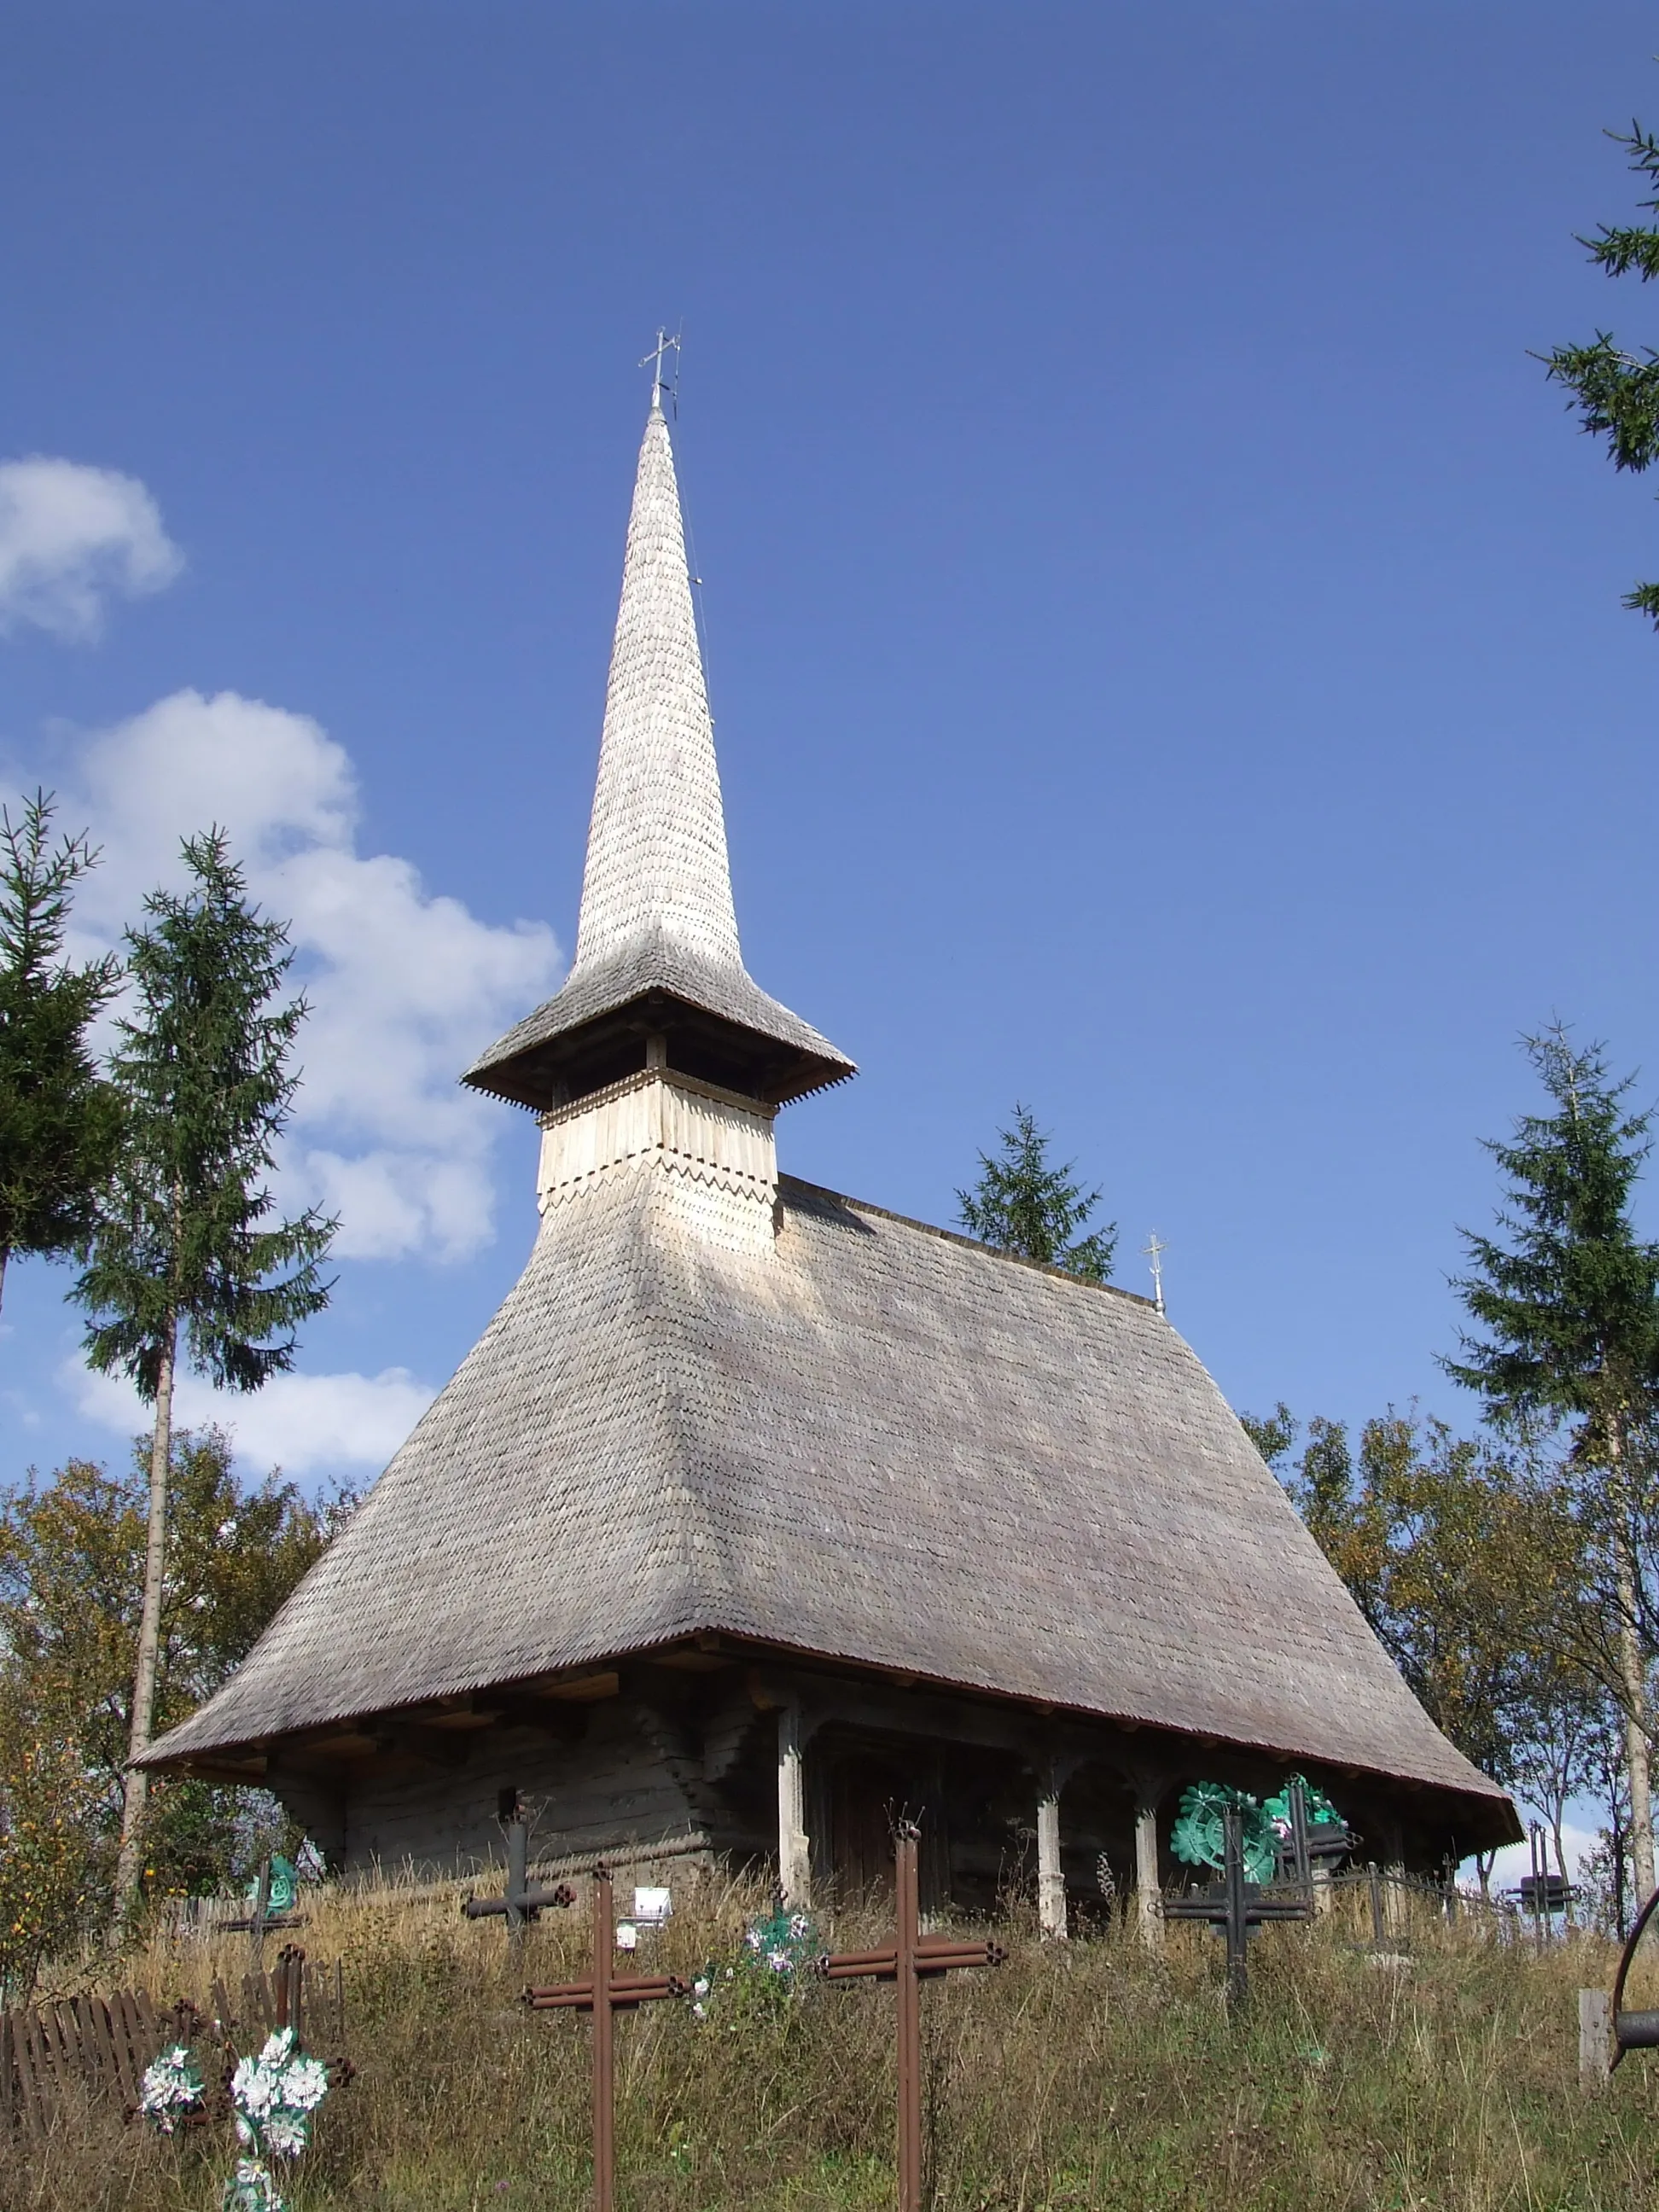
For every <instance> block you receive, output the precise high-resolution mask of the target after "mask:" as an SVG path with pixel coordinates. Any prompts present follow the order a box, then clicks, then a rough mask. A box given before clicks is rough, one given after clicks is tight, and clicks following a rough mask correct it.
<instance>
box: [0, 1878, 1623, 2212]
mask: <svg viewBox="0 0 1659 2212" xmlns="http://www.w3.org/2000/svg"><path fill="white" fill-rule="evenodd" d="M757 1901H758V1900H757V1897H756V1895H755V1893H752V1892H745V1891H744V1890H743V1889H741V1888H719V1887H714V1885H712V1884H711V1885H709V1886H708V1887H705V1888H704V1889H703V1890H702V1891H701V1892H700V1893H696V1894H690V1893H687V1890H686V1887H685V1885H684V1883H683V1882H682V1883H681V1884H680V1886H679V1887H678V1889H677V1912H676V1917H675V1919H674V1921H673V1922H672V1923H671V1925H670V1927H669V1928H668V1929H665V1930H664V1931H662V1933H661V1934H660V1935H659V1936H655V1937H652V1938H649V1939H647V1940H648V1941H649V1942H650V1943H651V1945H652V1947H653V1948H652V1950H651V1958H652V1962H653V1966H657V1965H659V1966H662V1967H665V1968H667V1969H669V1970H671V1971H674V1972H679V1973H681V1974H684V1975H685V1976H687V1977H688V1978H690V1976H691V1975H692V1974H694V1973H695V1972H698V1971H700V1970H701V1968H702V1966H703V1964H704V1962H705V1961H706V1960H707V1959H708V1957H709V1956H710V1954H714V1953H716V1952H720V1951H725V1952H726V1953H728V1954H729V1953H730V1952H731V1951H732V1948H733V1947H734V1945H735V1944H737V1943H738V1942H739V1941H740V1936H741V1929H742V1927H743V1924H744V1919H745V1917H746V1916H747V1915H748V1914H749V1913H751V1912H752V1911H754V1910H755V1909H756V1906H757ZM860 1918H861V1916H860V1915H858V1914H845V1915H842V1916H840V1917H839V1919H838V1921H837V1924H836V1929H835V1934H836V1938H837V1940H840V1941H847V1940H850V1939H854V1938H856V1936H857V1935H858V1934H859V1932H860ZM866 1924H867V1923H866ZM1002 1932H1004V1933H1005V1935H1006V1930H1005V1931H1002ZM1410 1940H1411V1950H1412V1955H1411V1958H1410V1960H1409V1963H1408V1964H1406V1965H1403V1966H1378V1965H1376V1964H1374V1963H1372V1962H1371V1961H1370V1960H1368V1959H1367V1958H1366V1957H1365V1955H1364V1952H1363V1951H1362V1950H1361V1949H1360V1948H1358V1945H1357V1944H1356V1943H1354V1942H1352V1941H1351V1940H1350V1939H1349V1932H1348V1931H1347V1930H1346V1929H1337V1928H1333V1927H1330V1926H1326V1927H1323V1928H1321V1929H1316V1930H1313V1931H1304V1930H1297V1929H1272V1930H1268V1931H1267V1932H1266V1933H1265V1934H1264V1935H1263V1936H1261V1938H1260V1939H1258V1941H1257V1942H1256V1943H1255V1945H1254V1946H1253V1954H1252V1955H1253V1971H1254V1996H1253V2002H1252V2003H1251V2005H1250V2007H1249V2010H1248V2012H1247V2013H1246V2014H1244V2015H1243V2016H1242V2017H1240V2018H1237V2019H1232V2020H1230V2019H1229V2018H1228V2016H1227V2015H1226V2012H1225V2008H1224V2006H1223V2004H1222V2002H1221V1999H1220V1996H1219V1945H1218V1943H1217V1942H1215V1940H1214V1939H1213V1938H1212V1937H1210V1936H1207V1935H1206V1933H1205V1932H1204V1931H1202V1930H1199V1929H1171V1930H1170V1954H1169V1959H1168V1962H1167V1965H1165V1966H1162V1967H1160V1966H1155V1965H1153V1964H1152V1963H1150V1962H1149V1961H1147V1960H1146V1959H1145V1958H1144V1957H1143V1956H1142V1955H1141V1954H1140V1953H1139V1949H1138V1948H1137V1947H1136V1946H1135V1945H1134V1943H1133V1942H1132V1941H1130V1940H1128V1939H1127V1938H1126V1937H1125V1936H1122V1935H1121V1934H1120V1933H1117V1932H1112V1933H1109V1934H1106V1935H1103V1936H1099V1937H1097V1938H1096V1939H1093V1940H1090V1941H1087V1942H1075V1943H1073V1944H1072V1945H1071V1946H1069V1947H1066V1948H1060V1947H1049V1948H1043V1947H1041V1946H1039V1945H1038V1944H1037V1943H1036V1942H1034V1941H1033V1940H1031V1937H1030V1931H1029V1930H1017V1931H1016V1934H1015V1936H1014V1938H1013V1941H1012V1947H1011V1948H1012V1954H1013V1955H1012V1958H1011V1960H1010V1962H1009V1964H1008V1965H1007V1966H1006V1967H1004V1968H1003V1969H1002V1970H1001V1971H1000V1972H998V1973H996V1974H974V1975H965V1974H964V1975H960V1976H957V1977H956V1978H953V1980H952V1981H951V1983H950V1984H946V1985H934V1986H933V1987H931V1988H930V1989H929V1990H927V1994H926V1996H925V1997H924V2000H923V2012H924V2016H925V2033H926V2037H927V2082H928V2110H929V2124H930V2133H931V2138H932V2148H931V2172H932V2176H933V2187H934V2188H935V2190H936V2191H937V2201H938V2203H939V2204H940V2205H941V2206H948V2207H951V2208H953V2212H954V2208H961V2212H991V2208H997V2212H1001V2209H1002V2208H1007V2212H1039V2208H1043V2207H1056V2208H1057V2207H1060V2206H1085V2205H1087V2206H1098V2207H1103V2208H1112V2212H1116V2208H1120V2207H1121V2208H1123V2212H1130V2208H1133V2212H1166V2208H1167V2212H1175V2208H1177V2207H1211V2206H1221V2205H1226V2206H1229V2207H1243V2208H1251V2212H1255V2208H1261V2212H1267V2208H1279V2207H1281V2206H1282V2207H1285V2208H1286V2212H1291V2208H1294V2212H1309V2209H1310V2208H1317V2212H1500V2208H1510V2207H1514V2208H1516V2212H1567V2208H1572V2212H1601V2208H1607V2212H1613V2208H1617V2209H1618V2212H1632V2207H1647V2206H1650V2205H1652V2204H1654V2203H1656V2202H1659V2126H1656V2122H1659V2082H1656V2076H1655V2074H1654V2072H1653V2069H1654V2067H1655V2065H1656V2064H1659V2060H1644V2059H1642V2058H1639V2057H1638V2058H1636V2059H1632V2061H1631V2062H1630V2063H1628V2064H1627V2065H1626V2067H1625V2068H1624V2069H1622V2071H1621V2072H1620V2075H1618V2076H1617V2077H1616V2078H1615V2080H1614V2081H1613V2085H1612V2087H1611V2089H1610V2091H1609V2092H1608V2093H1607V2094H1606V2095H1605V2096H1602V2097H1599V2098H1595V2099H1591V2100H1586V2099H1583V2097H1581V2095H1580V2093H1579V2090H1578V2087H1577V2019H1576V2012H1577V2008H1576V1997H1575V1992H1576V1990H1577V1989H1578V1987H1579V1986H1580V1984H1592V1983H1595V1982H1601V1983H1603V1984H1605V1983H1606V1982H1607V1980H1608V1979H1609V1978H1610V1960H1609V1955H1608V1954H1607V1951H1606V1948H1605V1947H1603V1946H1601V1945H1598V1944H1594V1943H1589V1942H1586V1943H1584V1944H1583V1945H1574V1946H1571V1947H1564V1948H1559V1949H1557V1950H1556V1951H1554V1952H1553V1953H1552V1954H1548V1955H1547V1956H1546V1957H1545V1958H1543V1959H1537V1958H1534V1956H1533V1955H1532V1954H1531V1953H1530V1951H1529V1950H1528V1949H1526V1948H1522V1947H1507V1948H1506V1947H1500V1946H1497V1945H1494V1944H1492V1943H1491V1942H1484V1941H1482V1940H1480V1938H1479V1937H1478V1936H1474V1935H1473V1934H1469V1933H1462V1932H1458V1931H1448V1930H1443V1929H1437V1928H1435V1927H1432V1926H1431V1925H1428V1924H1425V1926H1423V1927H1421V1928H1419V1929H1416V1930H1414V1931H1413V1935H1412V1936H1411V1939H1410ZM305 1942H306V1944H307V1949H308V1951H309V1953H310V1954H311V1955H312V1957H313V1959H316V1960H332V1959H334V1958H335V1957H341V1958H343V1960H344V1961H345V1974H346V1988H347V1996H348V2008H349V2021H350V2025H349V2049H350V2055H351V2056H352V2057H353V2058H354V2059H355V2060H356V2062H357V2064H358V2066H359V2067H360V2069H362V2070H361V2073H360V2075H359V2077H358V2079H357V2080H356V2081H355V2082H354V2083H353V2084H352V2085H351V2086H350V2087H349V2088H348V2089H346V2090H344V2091H343V2092H342V2093H340V2094H338V2095H337V2096H336V2097H335V2098H333V2099H331V2100H330V2102H329V2104H328V2106H326V2107H325V2110H324V2112H323V2115H322V2117H321V2120H320V2123H319V2129H318V2135H317V2140H316V2142H315V2144H314V2146H313V2149H312V2151H311V2152H310V2153H309V2154H307V2158H306V2160H304V2161H303V2163H302V2166H301V2170H300V2172H298V2173H297V2174H296V2175H295V2179H294V2181H293V2183H292V2185H291V2187H290V2189H289V2199H290V2203H292V2205H293V2207H294V2209H295V2212H336V2208H343V2207H350V2208H352V2212H531V2208H532V2207H534V2208H536V2212H561V2208H564V2207H571V2208H575V2207H578V2206H580V2205H583V2204H585V2203H586V2201H587V2170H586V2147H587V2140H588V2136H587V2129H588V2105H587V2096H588V2075H587V2051H586V2036H587V2031H586V2026H585V2025H584V2024H582V2023H581V2022H580V2021H577V2020H575V2019H573V2018H571V2017H569V2016H567V2015H552V2016H548V2015H542V2016H539V2017H537V2018H533V2019H532V2018H531V2017H529V2016H527V2015H525V2014H524V2013H523V2012H522V2011H521V2010H520V2008H518V2007H517V2006H516V2005H515V2003H514V2002H513V1996H514V1991H515V1989H516V1987H517V1980H516V1979H515V1978H514V1977H513V1974H512V1973H511V1972H510V1970H509V1966H508V1961H507V1942H506V1938H505V1936H504V1933H503V1930H502V1929H501V1925H500V1923H472V1924H469V1923H465V1922H463V1921H462V1920H461V1919H460V1918H459V1916H458V1914H457V1912H456V1908H455V1896H454V1893H453V1891H452V1892H449V1893H447V1895H445V1896H443V1897H441V1898H433V1897H426V1898H422V1896H420V1895H418V1894H417V1893H413V1892H400V1891H398V1890H396V1889H389V1890H385V1891H380V1892H377V1893H374V1894H372V1895H368V1894H358V1895H356V1896H352V1895H341V1896H336V1897H326V1898H325V1899H321V1900H320V1901H319V1902H318V1903H317V1904H316V1905H314V1906H313V1915H312V1918H311V1922H310V1924H309V1925H308V1926H307V1929H306V1931H305ZM585 1943H586V1935H585V1929H584V1926H583V1923H582V1920H581V1917H580V1914H570V1915H568V1916H566V1915H556V1916H550V1917H549V1919H548V1920H547V1921H546V1922H544V1924H543V1926H542V1927H541V1928H539V1929H536V1930H534V1931H533V1932H532V1934H531V1936H529V1938H528V1955H527V1958H526V1962H525V1965H526V1972H527V1973H528V1974H529V1976H530V1977H531V1978H534V1979H537V1980H541V1979H553V1978H559V1977H561V1976H562V1975H563V1974H565V1973H567V1972H580V1969H581V1963H582V1954H583V1952H584V1949H585ZM244 1963H245V1952H244V1950H243V1948H242V1943H241V1940H240V1939H235V1940H234V1941H232V1942H228V1943H227V1945H226V1946H225V1948H224V1950H223V1952H222V1955H220V1956H219V1957H218V1958H217V1959H215V1958H214V1956H213V1955H212V1954H210V1953H209V1952H207V1951H206V1950H204V1948H203V1947H201V1946H199V1945H192V1946H190V1947H188V1948H183V1947H179V1946H178V1945H174V1944H169V1943H167V1942H161V1941H159V1940H158V1941H157V1942H155V1943H153V1944H152V1945H151V1947H150V1949H149V1952H148V1954H144V1955H143V1956H142V1957H140V1958H138V1959H137V1960H130V1961H127V1962H125V1964H124V1968H123V1977H124V1978H127V1979H142V1980H143V1981H145V1982H146V1983H147V1984H148V1985H149V1987H151V1988H152V1989H154V1990H155V1991H156V1992H157V1993H158V1994H164V1995H166V1996H173V1995H174V1994H176V1993H179V1992H181V1991H182V1992H184V1993H187V1994H192V1993H193V1994H196V1995H198V1996H200V1995H202V1994H204V1993H205V1990H206V1987H207V1984H208V1981H209V1979H210V1976H211V1974H212V1972H214V1971H215V1967H216V1966H217V1967H218V1968H219V1969H220V1970H221V1971H224V1972H226V1973H227V1978H229V1977H230V1976H231V1975H233V1974H235V1973H239V1972H240V1970H241V1967H242V1966H243V1964H244ZM68 1978H71V1979H73V1978H75V1977H74V1976H73V1975H72V1974H71V1975H70V1976H69V1977H68ZM81 1979H82V1982H83V1984H84V1981H85V1979H86V1977H85V1976H84V1975H82V1977H81ZM1648 2001H1649V2002H1654V2001H1655V2000H1654V1999H1653V1998H1651V1997H1650V1998H1649V2000H1648ZM892 2006H893V1999H892V1996H891V1993H890V1991H887V1990H876V1989H873V1988H871V1987H869V1986H867V1985H866V1986H855V1987H850V1988H848V1987H843V1988H836V1989H823V1988H816V1987H815V1988H814V1989H813V1990H811V1992H810V1993H809V1994H808V1995H807V1996H806V1997H805V2001H804V2002H795V2003H783V2004H773V2003H770V2002H767V2001H766V1999H765V1997H764V1996H763V1995H761V1994H755V1995H753V1996H750V1997H748V1998H744V1997H742V1996H739V1997H738V1999H737V2000H736V2001H734V2002H732V2003H730V2004H729V2005H728V2006H727V2007H726V2011H725V2014H724V2016H717V2017H716V2018H715V2019H714V2020H711V2021H709V2022H708V2023H704V2024H699V2023H698V2022H696V2021H694V2020H692V2019H691V2018H690V2016H689V2015H688V2014H687V2012H686V2011H685V2010H684V2008H681V2007H679V2006H668V2005H663V2006H659V2007H656V2008H653V2011H652V2012H651V2013H649V2014H646V2015H639V2016H636V2017H635V2018H632V2019H624V2020H623V2021H622V2022H621V2023H619V2027H618V2047H619V2057H620V2082H619V2095H618V2115H617V2118H618V2142H617V2154H618V2168H619V2176H620V2179H619V2188H618V2197H619V2202H620V2203H621V2204H622V2205H623V2206H624V2207H628V2208H630V2212H705V2208H709V2209H710V2212H712V2208H714V2207H720V2208H723V2212H726V2208H736V2207H744V2208H755V2212H761V2208H767V2212H773V2208H775V2212H786V2208H787V2212H812V2209H813V2208H819V2207H823V2208H832V2207H833V2208H836V2212H852V2208H862V2207H865V2206H871V2207H875V2206H885V2205H889V2204H890V2203H892V2201H893V2172H892V2150H891V2145H892V2130H893V2057H892V2044H891V2036H892ZM229 2155H230V2145H229V2142H228V2136H227V2135H226V2134H225V2133H224V2132H223V2131H222V2130H214V2131H213V2132H212V2135H211V2136H210V2138H208V2139H204V2138H203V2137H199V2136H198V2137H197V2138H196V2139H194V2140H192V2141H191V2142H189V2143H187V2144H185V2146H184V2147H182V2148H178V2147H175V2146H173V2145H170V2144H166V2143H161V2142H155V2141H154V2140H151V2139H149V2138H148V2137H147V2136H143V2134H141V2133H140V2132H139V2131H138V2130H136V2129H124V2128H122V2127H121V2125H120V2124H119V2122H118V2119H117V2118H114V2117H113V2116H112V2115H110V2114H108V2113H99V2112H82V2113H78V2114H72V2115H66V2116H65V2117H64V2121H63V2123H62V2124H61V2126H60V2129H59V2131H58V2136H57V2138H56V2140H54V2142H52V2144H51V2146H50V2147H49V2149H48V2151H47V2153H46V2154H44V2155H40V2154H37V2155H33V2156H32V2157H30V2158H28V2159H27V2160H22V2159H21V2158H20V2157H19V2155H18V2146H15V2145H11V2146H3V2145H0V2160H9V2163H6V2164H5V2165H4V2170H3V2176H0V2206H3V2208H4V2212H26V2208H27V2212H116V2208H123V2212H214V2208H216V2206H217V2203H218V2191H219V2186H220V2182H221V2179H222V2175H223V2174H224V2172H226V2171H227V2170H228V2161H229Z"/></svg>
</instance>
